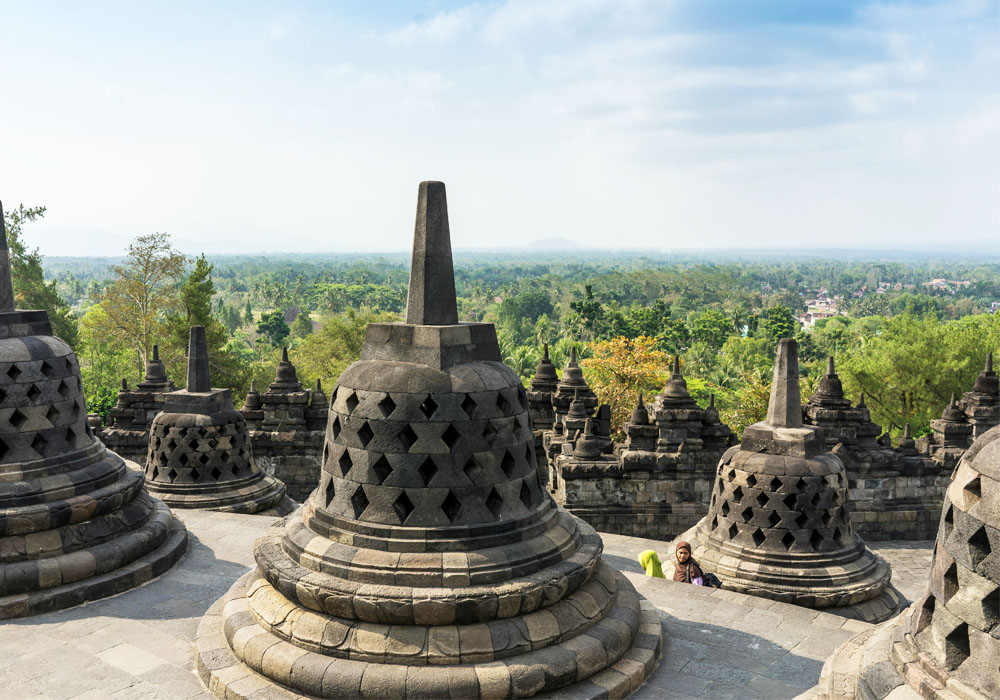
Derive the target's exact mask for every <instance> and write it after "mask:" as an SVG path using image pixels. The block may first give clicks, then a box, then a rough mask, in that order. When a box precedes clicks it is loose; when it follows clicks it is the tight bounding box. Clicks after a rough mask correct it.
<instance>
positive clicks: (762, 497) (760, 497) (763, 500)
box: [757, 493, 767, 508]
mask: <svg viewBox="0 0 1000 700" xmlns="http://www.w3.org/2000/svg"><path fill="white" fill-rule="evenodd" d="M757 504H758V505H759V506H760V507H761V508H763V507H764V506H766V505H767V494H766V493H759V494H757Z"/></svg>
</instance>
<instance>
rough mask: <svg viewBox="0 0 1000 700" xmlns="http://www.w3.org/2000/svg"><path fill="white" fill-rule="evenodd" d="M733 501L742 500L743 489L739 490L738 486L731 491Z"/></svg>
mask: <svg viewBox="0 0 1000 700" xmlns="http://www.w3.org/2000/svg"><path fill="white" fill-rule="evenodd" d="M733 499H734V500H736V501H742V500H743V489H741V488H740V487H739V486H737V487H736V488H734V489H733Z"/></svg>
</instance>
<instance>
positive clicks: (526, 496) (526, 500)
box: [518, 482, 531, 508]
mask: <svg viewBox="0 0 1000 700" xmlns="http://www.w3.org/2000/svg"><path fill="white" fill-rule="evenodd" d="M518 497H519V498H520V499H521V503H523V504H524V507H525V508H531V489H529V488H528V484H527V482H521V492H520V493H519V494H518Z"/></svg>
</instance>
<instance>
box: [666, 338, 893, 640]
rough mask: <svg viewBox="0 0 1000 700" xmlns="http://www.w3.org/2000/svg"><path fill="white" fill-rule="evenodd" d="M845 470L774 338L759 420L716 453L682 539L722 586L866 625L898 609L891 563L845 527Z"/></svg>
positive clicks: (792, 349) (794, 366)
mask: <svg viewBox="0 0 1000 700" xmlns="http://www.w3.org/2000/svg"><path fill="white" fill-rule="evenodd" d="M848 501H849V492H848V482H847V475H846V473H845V472H844V465H843V463H842V462H841V461H840V459H839V458H838V457H837V456H836V455H834V454H832V453H831V452H829V451H827V447H826V444H825V441H824V435H823V430H822V428H818V427H816V426H811V425H803V422H802V402H801V398H800V394H799V361H798V347H797V345H796V343H795V341H794V340H792V339H789V338H785V339H783V340H781V341H780V342H779V344H778V351H777V357H776V358H775V365H774V379H773V381H772V384H771V400H770V403H769V405H768V412H767V420H765V421H763V422H761V423H755V424H754V425H751V426H749V427H748V428H746V430H744V432H743V442H742V444H741V445H738V446H734V447H731V448H730V449H729V450H727V451H726V453H725V454H724V455H723V456H722V460H721V461H720V463H719V468H718V472H717V476H716V483H715V488H714V490H713V491H712V500H711V503H710V505H709V512H708V515H706V516H705V517H704V518H703V519H702V520H701V521H700V522H699V523H698V524H697V525H695V526H694V528H692V529H691V530H689V531H688V532H686V533H685V534H683V535H681V536H680V538H679V539H680V540H687V541H689V542H691V543H692V545H693V546H694V552H693V554H694V557H695V559H697V560H698V562H699V564H701V567H702V569H704V570H705V571H711V572H714V573H715V574H717V575H718V577H719V578H720V579H721V580H722V582H723V585H724V587H725V588H727V589H730V590H735V591H740V592H742V593H749V594H751V595H756V596H761V597H764V598H772V599H775V600H780V601H783V602H787V603H794V604H796V605H802V606H805V607H810V608H827V609H828V612H833V613H837V614H841V615H844V616H847V617H854V618H858V619H863V620H866V621H869V622H872V621H880V620H885V619H887V618H889V617H891V616H893V615H895V614H897V613H898V612H899V607H900V605H901V603H902V602H903V601H902V597H901V596H900V595H899V593H898V592H897V591H896V590H895V589H894V588H893V587H892V586H891V585H890V584H889V578H890V574H891V571H890V569H889V565H888V564H887V563H886V562H885V561H884V560H882V559H881V558H879V557H877V556H876V555H875V554H873V553H872V552H871V551H870V550H869V549H868V548H867V547H865V544H864V542H863V541H862V540H861V538H860V537H858V536H857V535H856V534H855V533H854V531H853V530H852V529H851V523H850V505H849V502H848Z"/></svg>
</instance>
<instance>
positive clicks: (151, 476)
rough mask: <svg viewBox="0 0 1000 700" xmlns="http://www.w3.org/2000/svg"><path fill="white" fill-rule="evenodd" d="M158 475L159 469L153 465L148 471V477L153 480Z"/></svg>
mask: <svg viewBox="0 0 1000 700" xmlns="http://www.w3.org/2000/svg"><path fill="white" fill-rule="evenodd" d="M159 475H160V470H159V469H157V468H156V467H153V471H152V472H151V473H150V477H149V478H150V479H152V480H153V481H156V477H158V476H159Z"/></svg>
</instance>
